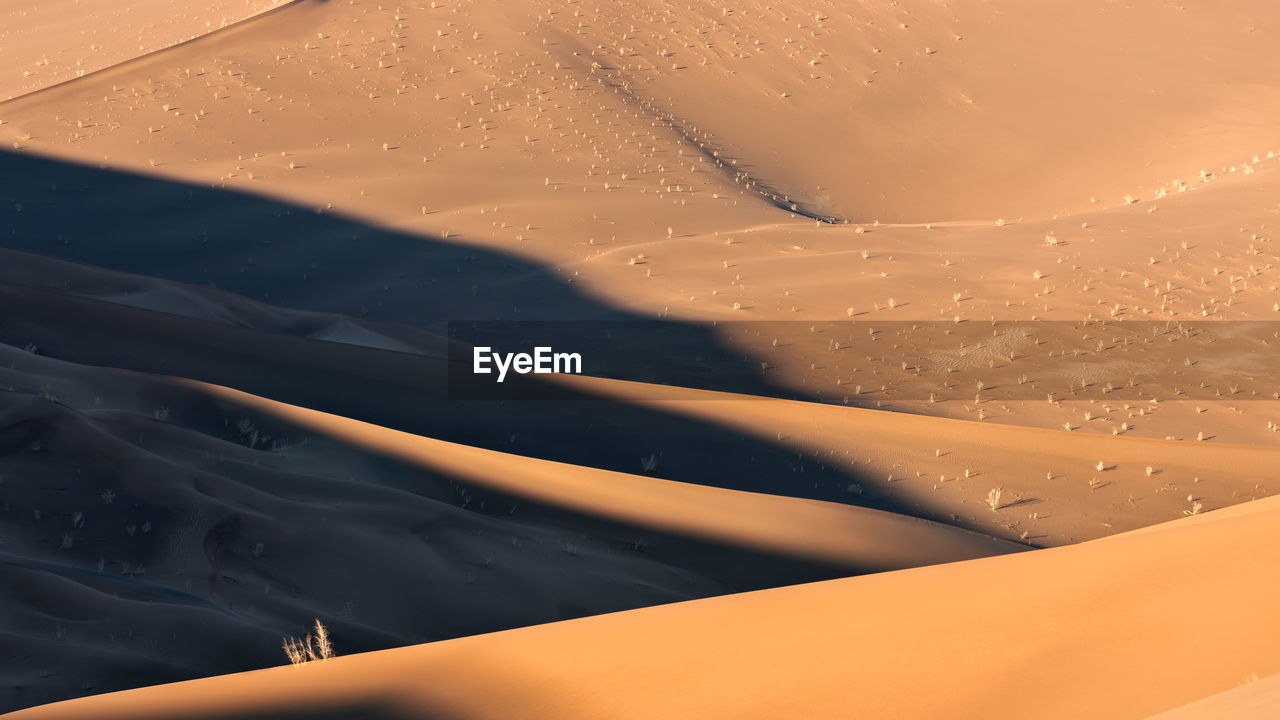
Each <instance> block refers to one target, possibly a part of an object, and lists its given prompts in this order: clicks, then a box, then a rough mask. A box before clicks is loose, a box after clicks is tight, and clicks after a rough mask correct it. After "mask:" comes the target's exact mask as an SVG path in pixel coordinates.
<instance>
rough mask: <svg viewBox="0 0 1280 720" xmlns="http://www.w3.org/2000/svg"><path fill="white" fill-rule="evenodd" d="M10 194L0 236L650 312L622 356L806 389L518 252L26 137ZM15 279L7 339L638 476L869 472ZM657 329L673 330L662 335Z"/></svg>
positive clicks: (184, 270)
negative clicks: (114, 161)
mask: <svg viewBox="0 0 1280 720" xmlns="http://www.w3.org/2000/svg"><path fill="white" fill-rule="evenodd" d="M0 198H4V200H5V204H4V205H2V206H0V223H2V224H0V227H3V228H7V229H8V233H7V237H5V236H0V246H4V247H10V248H15V249H19V250H25V251H34V252H39V253H44V254H48V255H53V256H56V257H59V258H65V259H69V260H73V261H76V262H82V263H90V264H93V265H99V266H103V267H106V268H110V269H113V270H119V271H125V272H130V273H137V274H141V275H146V276H151V277H159V278H166V279H170V280H177V281H182V282H190V283H204V284H208V285H213V286H216V287H218V288H221V289H224V290H227V291H230V292H233V293H236V294H238V295H242V296H245V297H248V298H252V299H255V300H258V301H260V302H268V303H272V304H274V305H277V306H284V307H288V308H292V309H297V310H307V311H320V312H327V313H343V314H347V315H355V316H362V315H366V314H367V315H368V316H372V317H374V318H376V319H378V320H380V321H392V322H394V323H401V324H407V325H411V326H417V327H419V328H427V329H431V330H436V331H439V330H443V329H445V327H446V325H447V323H448V322H449V321H451V320H462V319H480V320H499V319H506V320H511V319H513V315H515V317H517V318H519V319H523V320H534V319H544V320H556V321H565V320H571V321H597V322H599V321H617V322H619V323H626V322H630V321H634V322H637V324H638V325H642V326H644V327H646V328H649V330H648V332H647V333H646V337H645V338H643V340H642V341H638V342H635V343H623V344H622V345H620V346H619V348H616V349H614V350H612V351H611V352H614V353H618V354H626V355H629V356H630V357H631V358H632V360H631V362H633V363H634V364H636V365H641V366H645V367H666V368H668V370H669V373H670V374H669V375H668V376H667V377H666V381H667V382H668V384H674V385H683V386H690V387H699V388H702V389H710V390H720V391H726V392H733V393H741V394H746V395H758V396H772V397H795V394H794V392H793V391H790V390H786V389H783V388H781V387H780V386H777V385H775V384H773V383H772V382H770V381H769V380H768V379H766V378H764V377H762V376H761V375H760V373H759V372H758V365H757V364H756V363H755V361H754V360H753V359H751V358H747V357H744V356H742V355H741V354H739V353H738V352H737V351H735V350H734V349H732V348H731V347H729V346H727V345H726V344H724V343H723V342H722V341H721V340H720V339H719V338H717V337H716V335H715V334H714V333H713V332H712V328H710V327H709V326H705V325H694V324H687V323H681V322H678V321H656V320H654V319H653V318H646V317H641V316H637V315H635V314H632V313H628V312H625V311H622V310H619V309H616V308H611V307H608V306H605V305H602V304H601V303H600V302H599V301H597V300H595V299H592V298H588V297H585V296H583V295H581V294H579V293H577V292H576V291H575V290H574V289H573V288H572V287H571V286H569V285H567V284H565V283H564V282H562V281H561V280H560V279H559V278H558V277H556V276H555V275H553V274H552V273H550V272H548V271H547V270H546V269H544V268H541V267H538V266H536V265H533V264H530V263H529V262H527V261H525V260H523V259H520V258H516V257H514V256H511V255H506V254H502V253H497V252H492V251H488V250H484V249H478V248H472V247H466V246H463V245H458V244H454V243H449V242H445V241H442V240H439V239H434V238H428V237H420V236H412V235H406V234H403V233H397V232H392V231H387V230H382V229H378V228H373V227H369V226H367V225H363V224H360V223H358V222H355V221H352V220H349V219H345V218H342V217H338V216H334V215H329V214H316V213H315V212H314V211H309V210H306V209H304V208H300V207H297V206H293V205H288V204H285V203H281V202H278V201H276V200H271V199H265V198H261V197H256V196H252V195H247V194H244V193H240V192H233V191H228V190H221V189H210V188H204V187H197V186H194V185H190V184H186V183H179V182H173V181H169V180H163V179H157V178H152V177H146V176H142V175H136V174H130V173H121V172H116V171H109V170H100V169H95V168H88V167H84V166H79V165H73V164H68V163H65V162H59V161H53V160H49V159H42V158H35V157H30V156H27V155H22V154H14V153H0ZM19 209H20V211H19ZM0 232H3V231H0ZM0 293H3V296H4V300H3V302H2V303H0V341H3V342H7V343H9V344H13V345H15V346H17V347H25V346H28V345H34V346H36V347H37V348H39V352H41V353H43V354H47V355H49V356H51V357H57V358H61V359H65V360H70V361H72V362H77V363H82V364H89V365H105V366H111V367H119V368H125V369H133V370H139V371H143V372H148V373H157V374H165V375H175V376H182V377H189V378H193V379H197V380H204V381H207V382H212V383H215V384H219V385H227V386H230V387H235V388H239V389H242V390H245V391H246V392H250V393H253V394H257V395H263V396H266V397H270V398H273V399H276V400H280V401H282V402H287V403H290V404H295V405H302V406H305V407H310V408H314V409H317V410H323V411H325V412H330V413H334V414H338V415H344V416H347V417H352V418H356V419H359V420H364V421H367V422H372V423H375V424H378V425H383V426H386V427H391V428H395V429H398V430H404V431H407V432H412V433H415V434H419V435H426V436H430V437H434V438H438V439H443V440H450V441H453V442H460V443H466V444H470V445H475V446H478V447H484V448H488V449H495V450H502V451H506V452H514V453H517V454H522V455H530V456H534V457H540V458H544V459H549V460H558V461H563V462H569V463H573V464H578V465H591V466H594V467H600V468H605V469H610V470H618V471H622V472H633V473H634V472H639V471H640V470H641V459H642V458H645V457H647V456H649V455H651V454H658V455H659V456H660V457H659V459H660V468H661V470H660V473H659V474H660V475H661V476H662V477H665V478H667V479H671V480H679V481H682V482H694V483H703V484H712V485H720V486H723V487H732V488H734V489H739V490H753V491H759V492H771V493H776V494H786V495H795V496H800V497H810V498H814V499H822V500H832V501H837V502H847V501H849V500H850V499H851V498H850V496H849V494H848V492H847V491H846V488H847V486H848V484H849V482H850V481H851V480H856V479H857V477H856V474H854V473H852V472H851V471H849V470H846V469H845V468H834V467H829V466H827V465H826V464H824V463H823V462H821V461H819V460H816V459H812V458H806V457H802V456H799V455H797V453H796V451H795V450H793V449H790V448H782V447H777V446H775V445H772V444H770V443H769V442H768V441H766V440H765V439H763V438H758V437H746V436H743V435H742V434H741V433H740V432H737V431H733V432H730V431H727V430H723V429H719V428H714V427H711V426H708V425H706V424H705V423H702V422H696V421H691V420H687V419H682V418H679V417H674V416H671V415H670V414H668V413H663V412H659V411H654V410H650V409H645V408H637V407H633V406H627V405H624V404H621V403H617V402H612V401H610V402H603V401H599V402H597V401H594V400H593V399H592V398H590V397H584V396H578V395H574V394H573V393H569V392H567V391H556V392H555V393H554V394H553V397H554V398H555V399H554V400H544V401H538V402H523V403H499V402H493V401H488V400H484V401H475V402H467V401H450V400H449V399H448V398H449V392H448V390H449V388H448V373H447V363H446V362H445V361H444V360H443V359H442V358H432V357H426V356H422V355H417V354H407V353H394V352H387V351H384V350H378V349H374V348H365V347H359V346H356V345H349V344H339V343H330V342H323V341H317V340H310V339H307V338H302V337H296V336H289V335H286V334H279V333H274V332H259V331H255V330H253V329H251V328H245V327H236V326H232V325H228V324H223V323H212V322H202V321H200V320H193V319H191V318H184V317H180V316H175V315H171V314H169V313H164V312H155V311H150V310H146V309H142V308H133V307H121V306H119V305H118V304H116V303H110V302H102V301H99V300H94V299H88V298H83V297H76V296H71V295H67V294H64V293H59V292H55V291H51V290H38V289H35V288H17V287H14V286H12V285H10V286H0ZM641 321H643V322H641ZM593 326H594V324H593ZM655 327H660V328H661V330H662V335H661V338H658V339H655V338H654V337H653V330H652V328H655ZM562 337H563V333H562ZM620 339H623V340H625V338H620ZM442 347H443V344H442ZM691 358H696V359H697V360H696V362H693V361H691ZM857 499H858V504H870V505H872V506H875V507H880V508H882V509H889V510H892V509H894V508H892V507H888V506H886V505H884V504H879V503H877V501H876V500H875V499H874V498H868V497H860V498H857Z"/></svg>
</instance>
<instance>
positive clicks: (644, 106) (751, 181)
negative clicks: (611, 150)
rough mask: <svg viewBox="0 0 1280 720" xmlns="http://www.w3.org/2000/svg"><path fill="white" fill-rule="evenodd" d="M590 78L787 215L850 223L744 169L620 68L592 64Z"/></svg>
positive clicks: (826, 221) (737, 161)
mask: <svg viewBox="0 0 1280 720" xmlns="http://www.w3.org/2000/svg"><path fill="white" fill-rule="evenodd" d="M588 75H589V76H590V77H591V79H592V80H595V81H596V82H597V83H599V84H600V85H601V86H603V87H605V88H606V89H609V90H612V91H613V92H614V93H615V94H617V95H618V96H619V97H620V98H622V100H623V102H625V103H628V104H630V105H633V106H636V107H639V108H640V109H641V110H643V111H644V112H645V113H647V114H648V115H650V116H651V117H653V118H654V119H655V120H657V121H659V122H661V123H663V124H665V125H666V126H667V127H668V128H670V129H671V130H672V131H673V132H674V133H675V134H676V135H677V137H678V138H679V140H680V141H682V142H684V143H686V144H688V145H690V146H692V147H693V148H694V149H695V150H697V151H698V154H699V155H701V156H702V157H703V158H704V159H705V160H707V161H708V162H710V163H711V164H712V166H713V167H715V168H716V169H717V170H719V171H720V172H722V173H724V174H725V175H727V176H728V177H729V178H730V179H732V181H733V182H734V183H735V184H736V185H739V186H741V187H743V188H745V189H746V190H747V191H748V192H750V193H752V194H754V195H756V196H757V197H759V198H761V199H762V200H764V201H765V202H767V203H769V204H770V205H773V206H774V207H776V208H778V209H779V210H782V211H784V212H788V213H791V214H792V215H799V216H800V217H804V218H808V219H810V220H816V221H818V222H822V223H826V224H828V225H845V224H848V223H849V222H850V221H849V219H848V218H844V217H840V216H838V215H833V214H830V213H827V212H824V211H822V210H821V209H820V208H818V207H816V206H814V205H812V204H810V203H806V202H804V201H802V200H797V199H795V198H792V197H791V195H790V194H788V193H786V192H784V191H783V190H781V189H780V188H777V187H775V186H773V185H772V184H770V183H769V182H768V181H766V180H764V179H762V178H760V177H757V176H756V175H753V174H752V173H751V172H750V171H748V170H746V169H744V167H746V166H745V165H744V164H742V163H740V162H739V158H734V157H728V156H726V155H725V154H724V152H723V151H722V150H721V149H720V148H719V147H717V146H716V145H715V144H714V142H712V140H711V136H710V134H709V133H707V132H706V131H702V130H699V129H698V128H697V127H695V126H693V125H690V124H688V123H686V122H685V121H683V120H681V119H680V118H679V117H677V116H676V115H675V113H673V112H671V111H669V110H666V109H664V108H662V107H661V106H659V105H658V103H657V102H655V101H654V100H652V99H650V98H646V97H644V96H642V95H640V94H639V93H638V92H636V91H635V90H634V89H633V88H632V85H631V82H630V81H629V80H627V79H626V78H624V77H622V74H621V71H619V70H617V69H616V68H608V67H605V66H604V65H601V64H600V63H598V62H594V61H593V62H592V64H591V67H590V70H589V72H588Z"/></svg>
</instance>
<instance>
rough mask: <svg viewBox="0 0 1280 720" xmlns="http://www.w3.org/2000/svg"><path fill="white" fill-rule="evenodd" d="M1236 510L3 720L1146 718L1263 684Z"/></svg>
mask: <svg viewBox="0 0 1280 720" xmlns="http://www.w3.org/2000/svg"><path fill="white" fill-rule="evenodd" d="M1250 510H1251V511H1250V512H1247V513H1238V514H1236V515H1235V516H1234V517H1232V518H1231V519H1228V520H1222V521H1218V522H1211V521H1207V520H1209V518H1211V517H1212V516H1211V515H1210V516H1207V517H1206V521H1205V522H1187V521H1174V522H1173V523H1170V524H1168V525H1165V526H1162V527H1161V530H1160V532H1147V533H1140V534H1136V535H1122V536H1117V537H1114V538H1108V539H1105V540H1098V541H1094V542H1089V543H1084V544H1080V545H1075V546H1072V547H1068V548H1059V549H1055V550H1045V551H1041V552H1037V553H1031V554H1021V555H1014V556H1006V557H1001V558H990V559H985V560H976V561H971V562H965V563H955V564H950V565H942V566H934V567H930V568H922V569H917V570H908V571H901V572H893V573H884V574H879V575H874V576H869V577H863V578H856V579H850V580H837V581H831V582H826V583H817V584H812V585H802V586H797V587H792V588H783V589H778V590H770V591H763V592H757V593H748V594H745V595H736V596H732V597H724V598H715V599H711V600H703V601H696V602H690V603H681V604H678V605H671V606H667V607H663V608H653V609H646V610H639V611H632V612H628V613H620V614H615V615H608V616H603V617H597V618H589V619H584V620H578V621H572V622H567V623H559V624H555V625H547V626H542V627H536V628H527V629H521V630H514V631H509V632H505V633H498V634H494V635H487V636H482V637H477V638H468V639H463V640H456V641H451V642H444V643H436V644H432V645H425V646H421V647H417V648H406V649H402V650H392V651H386V652H381V653H372V654H369V655H362V656H358V657H350V658H339V659H337V660H333V661H329V662H326V663H318V664H314V665H309V666H306V667H303V668H293V667H286V668H279V669H274V670H269V671H262V672H257V673H247V674H242V675H235V676H230V677H226V678H216V679H211V680H202V681H196V682H194V683H184V684H179V685H169V686H164V687H160V688H152V689H147V690H139V691H132V692H127V693H119V694H116V695H112V696H109V697H105V698H97V699H89V700H83V701H73V702H69V703H65V704H61V705H56V706H50V707H48V708H44V709H36V710H32V711H28V712H26V713H18V714H16V715H14V716H13V717H15V718H23V719H24V720H25V719H26V718H42V717H59V718H67V719H68V720H70V719H71V718H81V717H84V718H88V717H94V718H103V719H107V718H124V717H130V718H151V717H156V718H159V717H169V718H202V719H204V718H208V719H212V718H258V717H280V718H289V717H309V716H316V714H317V713H318V714H319V716H321V717H333V718H340V717H367V718H408V717H418V718H464V717H465V718H484V717H493V718H499V717H525V718H544V717H545V718H588V717H591V718H594V717H625V718H648V717H654V718H658V717H708V718H717V717H725V718H730V717H778V716H782V715H787V716H802V717H868V716H871V717H904V718H915V717H919V718H932V717H957V718H962V717H974V718H977V717H991V716H993V715H999V716H1008V717H1027V716H1035V717H1046V718H1059V717H1060V718H1073V717H1082V716H1089V717H1102V718H1135V717H1145V716H1146V715H1148V714H1151V713H1154V712H1159V711H1161V710H1164V709H1167V708H1169V707H1170V706H1173V705H1177V704H1179V703H1182V702H1185V701H1189V700H1192V699H1195V698H1198V697H1201V696H1205V695H1210V694H1213V693H1217V692H1220V691H1222V690H1226V689H1229V688H1232V687H1234V686H1235V685H1237V684H1239V683H1241V682H1243V681H1246V680H1247V679H1248V678H1250V677H1255V676H1258V675H1267V674H1270V673H1274V672H1275V671H1276V668H1277V661H1276V659H1275V657H1274V654H1273V653H1272V652H1271V651H1270V647H1271V645H1272V642H1271V638H1270V634H1269V633H1266V632H1259V630H1260V629H1261V628H1262V627H1264V626H1265V623H1266V619H1265V618H1266V616H1267V613H1268V608H1269V607H1270V606H1271V605H1272V604H1273V603H1274V601H1275V599H1276V594H1277V591H1278V590H1280V587H1277V584H1276V580H1275V577H1274V573H1271V572H1270V571H1269V570H1268V569H1267V566H1268V565H1269V564H1270V563H1271V562H1274V561H1275V560H1276V559H1277V558H1275V557H1273V556H1271V551H1270V550H1269V549H1268V548H1270V547H1273V546H1274V542H1275V540H1276V539H1277V538H1275V537H1274V534H1275V532H1276V531H1275V528H1276V527H1277V519H1278V518H1277V516H1276V513H1277V512H1280V509H1278V508H1277V506H1276V503H1275V502H1273V501H1269V500H1268V501H1259V502H1258V503H1255V504H1253V505H1251V506H1250ZM1241 548H1247V549H1248V551H1247V552H1241V551H1240V550H1241ZM693 669H696V671H691V670H693ZM551 688H554V689H555V690H554V692H550V691H549V690H550V689H551Z"/></svg>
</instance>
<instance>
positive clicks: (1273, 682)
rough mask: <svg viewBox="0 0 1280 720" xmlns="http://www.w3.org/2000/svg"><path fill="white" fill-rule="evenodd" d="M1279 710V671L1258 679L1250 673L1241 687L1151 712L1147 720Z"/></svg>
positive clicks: (1257, 715)
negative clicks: (1152, 713) (1155, 713)
mask: <svg viewBox="0 0 1280 720" xmlns="http://www.w3.org/2000/svg"><path fill="white" fill-rule="evenodd" d="M1278 712H1280V675H1272V676H1270V677H1266V678H1263V679H1261V680H1259V679H1257V678H1256V677H1252V676H1251V677H1250V678H1248V679H1247V680H1246V681H1245V682H1244V684H1243V685H1241V686H1240V687H1235V688H1232V689H1230V690H1227V691H1226V692H1221V693H1218V694H1217V695H1211V696H1209V697H1207V698H1204V699H1203V700H1197V701H1195V702H1193V703H1188V704H1186V705H1183V706H1182V707H1177V708H1174V709H1172V710H1168V711H1166V712H1162V713H1159V714H1158V715H1152V716H1151V717H1149V718H1147V720H1212V719H1214V718H1233V720H1261V719H1262V718H1273V717H1275V716H1276V714H1277V713H1278Z"/></svg>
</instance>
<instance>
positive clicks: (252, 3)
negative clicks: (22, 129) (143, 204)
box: [0, 0, 286, 101]
mask: <svg viewBox="0 0 1280 720" xmlns="http://www.w3.org/2000/svg"><path fill="white" fill-rule="evenodd" d="M285 2H286V0H203V2H197V3H190V2H184V3H173V2H161V1H160V0H130V1H128V2H105V1H104V0H76V1H75V2H66V0H61V1H59V2H39V3H35V2H27V1H25V0H9V1H8V2H5V3H3V4H0V17H3V18H4V19H5V22H4V26H5V27H6V28H7V29H6V30H3V31H0V43H3V46H4V53H3V54H2V55H0V58H2V59H3V61H4V65H5V67H6V72H5V75H4V77H3V78H2V79H0V101H3V100H9V99H11V98H14V97H17V96H19V95H24V94H27V93H30V92H35V91H36V90H40V89H42V88H46V87H50V86H52V85H56V84H58V83H62V82H66V81H68V80H73V79H75V78H80V77H84V76H85V75H88V74H91V73H94V72H96V71H98V70H102V69H105V68H108V67H111V66H112V65H116V64H119V63H122V62H125V61H128V60H130V59H132V58H135V57H138V56H140V55H145V54H147V53H151V52H155V51H157V50H161V49H163V48H167V47H170V46H172V45H175V44H177V43H181V42H186V41H189V40H191V39H192V38H196V37H200V36H202V35H205V34H208V33H210V32H214V31H216V30H220V29H221V28H224V27H226V26H227V25H229V24H232V23H235V22H238V21H240V20H243V19H245V18H248V17H252V16H254V15H256V14H258V13H261V12H264V11H266V10H270V9H272V8H274V7H277V6H279V5H281V4H284V3H285Z"/></svg>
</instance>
